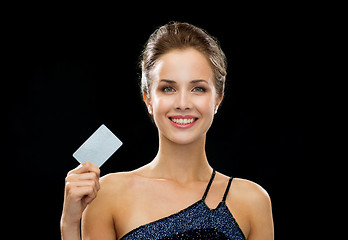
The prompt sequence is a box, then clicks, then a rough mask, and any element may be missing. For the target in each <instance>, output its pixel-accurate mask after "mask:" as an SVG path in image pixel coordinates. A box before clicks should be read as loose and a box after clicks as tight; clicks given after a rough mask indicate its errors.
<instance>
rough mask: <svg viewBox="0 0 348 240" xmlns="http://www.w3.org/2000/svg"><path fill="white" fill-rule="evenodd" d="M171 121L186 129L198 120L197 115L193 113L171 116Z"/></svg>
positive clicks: (175, 125)
mask: <svg viewBox="0 0 348 240" xmlns="http://www.w3.org/2000/svg"><path fill="white" fill-rule="evenodd" d="M169 120H170V123H171V124H172V125H173V126H174V127H176V128H180V129H186V128H190V127H192V126H193V125H194V124H195V123H196V122H197V120H198V118H197V117H195V116H192V115H175V116H170V117H169Z"/></svg>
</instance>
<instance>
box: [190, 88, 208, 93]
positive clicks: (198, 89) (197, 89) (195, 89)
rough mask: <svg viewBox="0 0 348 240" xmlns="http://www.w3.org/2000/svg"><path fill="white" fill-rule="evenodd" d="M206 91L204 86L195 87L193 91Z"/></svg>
mask: <svg viewBox="0 0 348 240" xmlns="http://www.w3.org/2000/svg"><path fill="white" fill-rule="evenodd" d="M205 91H206V89H205V88H203V87H195V88H193V89H192V92H198V93H201V92H205Z"/></svg>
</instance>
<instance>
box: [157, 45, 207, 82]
mask: <svg viewBox="0 0 348 240" xmlns="http://www.w3.org/2000/svg"><path fill="white" fill-rule="evenodd" d="M152 79H153V81H159V80H161V79H168V80H174V81H176V82H185V81H192V80H197V79H204V80H206V81H208V82H212V81H213V71H212V68H211V66H210V64H209V62H208V60H207V58H206V57H205V56H204V55H203V54H202V53H200V52H199V51H197V50H195V49H193V48H188V49H185V50H172V51H170V52H168V53H166V54H164V55H162V56H161V57H160V58H159V59H158V60H157V62H156V64H155V67H154V68H153V71H152Z"/></svg>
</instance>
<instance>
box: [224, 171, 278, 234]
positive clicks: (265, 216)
mask: <svg viewBox="0 0 348 240" xmlns="http://www.w3.org/2000/svg"><path fill="white" fill-rule="evenodd" d="M230 193H231V194H230V204H232V206H233V205H234V204H236V205H237V206H238V207H239V208H240V209H243V210H241V211H238V209H235V208H234V210H235V212H236V213H238V216H239V218H240V222H241V225H242V226H241V227H242V229H243V230H244V231H243V232H244V233H245V234H246V236H248V239H274V228H273V217H272V207H271V199H270V196H269V195H268V193H267V192H266V190H265V189H264V188H262V187H261V186H260V185H259V184H257V183H254V182H252V181H249V180H245V179H240V178H235V179H233V182H232V185H231V189H230Z"/></svg>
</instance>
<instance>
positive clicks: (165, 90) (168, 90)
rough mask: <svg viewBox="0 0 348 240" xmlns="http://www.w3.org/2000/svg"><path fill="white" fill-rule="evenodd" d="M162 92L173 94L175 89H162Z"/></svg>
mask: <svg viewBox="0 0 348 240" xmlns="http://www.w3.org/2000/svg"><path fill="white" fill-rule="evenodd" d="M162 91H163V92H167V93H171V92H175V89H174V88H172V87H164V88H163V89H162Z"/></svg>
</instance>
